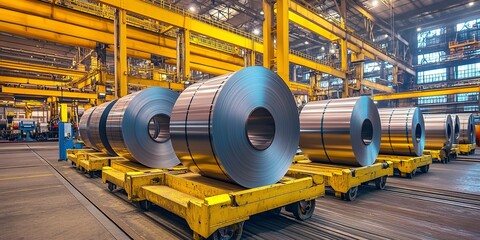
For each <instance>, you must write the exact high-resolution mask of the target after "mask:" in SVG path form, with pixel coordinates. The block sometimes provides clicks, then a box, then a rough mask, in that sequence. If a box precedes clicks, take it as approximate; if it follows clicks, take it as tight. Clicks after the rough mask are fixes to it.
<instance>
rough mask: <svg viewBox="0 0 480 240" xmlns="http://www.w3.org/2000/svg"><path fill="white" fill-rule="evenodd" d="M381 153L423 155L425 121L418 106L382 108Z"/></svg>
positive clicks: (380, 112) (380, 110) (379, 110)
mask: <svg viewBox="0 0 480 240" xmlns="http://www.w3.org/2000/svg"><path fill="white" fill-rule="evenodd" d="M378 113H379V114H380V120H381V122H382V142H381V144H380V153H381V154H390V155H407V156H421V155H423V150H424V148H425V123H424V120H423V114H422V112H421V111H420V109H418V108H380V109H378Z"/></svg>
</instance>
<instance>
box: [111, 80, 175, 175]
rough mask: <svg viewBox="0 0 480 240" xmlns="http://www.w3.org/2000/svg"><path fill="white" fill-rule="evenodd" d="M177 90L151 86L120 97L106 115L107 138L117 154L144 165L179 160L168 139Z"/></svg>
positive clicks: (164, 164)
mask: <svg viewBox="0 0 480 240" xmlns="http://www.w3.org/2000/svg"><path fill="white" fill-rule="evenodd" d="M177 98H178V93H176V92H173V91H172V90H170V89H166V88H160V87H151V88H147V89H145V90H142V91H139V92H136V93H132V94H129V95H127V96H124V97H122V98H120V99H119V100H118V101H117V103H115V105H114V106H113V108H112V110H111V111H110V114H109V116H108V119H107V125H106V127H107V138H108V141H109V143H110V145H111V146H112V148H113V150H114V151H115V153H117V155H119V156H122V157H124V158H127V159H129V160H131V161H136V162H139V163H141V164H143V165H145V166H147V167H152V168H168V167H173V166H176V165H178V164H179V163H180V161H179V160H178V158H177V156H176V155H175V152H174V150H173V147H172V141H171V139H170V128H169V125H170V114H171V113H172V108H173V105H174V104H175V101H176V100H177Z"/></svg>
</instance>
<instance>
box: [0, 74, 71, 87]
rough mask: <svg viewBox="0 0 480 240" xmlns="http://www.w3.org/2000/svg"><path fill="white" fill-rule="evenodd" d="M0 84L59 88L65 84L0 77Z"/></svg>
mask: <svg viewBox="0 0 480 240" xmlns="http://www.w3.org/2000/svg"><path fill="white" fill-rule="evenodd" d="M0 83H19V84H33V85H39V86H55V87H61V86H65V85H66V83H65V82H61V81H53V80H41V79H34V78H22V77H9V76H0Z"/></svg>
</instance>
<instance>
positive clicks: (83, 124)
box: [78, 107, 96, 148]
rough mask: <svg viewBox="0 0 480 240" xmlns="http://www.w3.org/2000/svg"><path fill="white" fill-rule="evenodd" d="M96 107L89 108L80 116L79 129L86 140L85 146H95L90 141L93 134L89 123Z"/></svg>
mask: <svg viewBox="0 0 480 240" xmlns="http://www.w3.org/2000/svg"><path fill="white" fill-rule="evenodd" d="M95 108H96V107H91V108H89V109H87V110H86V111H85V112H83V115H82V117H81V118H80V121H79V122H78V131H79V132H80V137H81V139H82V141H83V142H84V144H85V146H87V147H89V148H93V144H92V142H91V141H90V138H91V136H90V128H89V125H88V124H89V122H90V116H91V115H92V113H93V111H94V110H95Z"/></svg>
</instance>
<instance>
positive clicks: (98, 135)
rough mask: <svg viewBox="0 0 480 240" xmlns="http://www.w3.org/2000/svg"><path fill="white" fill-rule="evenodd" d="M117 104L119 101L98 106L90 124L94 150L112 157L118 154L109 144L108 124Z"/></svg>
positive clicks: (91, 116)
mask: <svg viewBox="0 0 480 240" xmlns="http://www.w3.org/2000/svg"><path fill="white" fill-rule="evenodd" d="M116 102H117V100H113V101H110V102H105V103H102V104H100V105H98V106H97V107H96V108H95V110H94V111H93V112H92V114H91V115H90V121H89V122H88V128H89V129H90V130H89V132H90V142H91V143H92V146H93V148H94V149H97V150H98V151H101V152H104V153H107V154H109V155H111V156H115V155H116V154H115V152H114V151H113V149H112V147H111V146H110V143H109V142H108V139H107V132H106V131H107V128H106V124H107V117H108V114H109V113H110V110H111V109H112V107H113V105H114V104H115V103H116Z"/></svg>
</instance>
